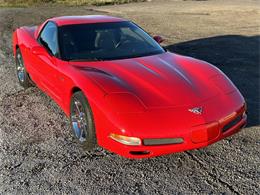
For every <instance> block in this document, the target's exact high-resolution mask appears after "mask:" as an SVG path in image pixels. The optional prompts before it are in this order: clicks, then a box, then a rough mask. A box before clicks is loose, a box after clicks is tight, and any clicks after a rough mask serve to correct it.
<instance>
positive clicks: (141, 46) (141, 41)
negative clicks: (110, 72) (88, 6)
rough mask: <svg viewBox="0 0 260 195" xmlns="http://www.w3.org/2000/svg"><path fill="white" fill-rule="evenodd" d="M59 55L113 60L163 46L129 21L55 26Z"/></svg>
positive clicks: (149, 52)
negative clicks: (57, 33) (57, 28)
mask: <svg viewBox="0 0 260 195" xmlns="http://www.w3.org/2000/svg"><path fill="white" fill-rule="evenodd" d="M59 39H60V40H59V42H60V49H61V56H62V59H64V60H70V61H96V60H116V59H125V58H134V57H142V56H148V55H155V54H160V53H163V52H164V49H163V48H162V47H161V46H160V45H159V44H158V43H157V42H156V41H155V40H154V39H153V38H152V37H150V36H149V35H148V34H147V33H146V32H144V31H143V30H142V29H141V28H139V27H138V26H137V25H135V24H133V23H131V22H110V23H95V24H77V25H65V26H61V27H59Z"/></svg>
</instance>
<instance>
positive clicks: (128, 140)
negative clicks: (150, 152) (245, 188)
mask: <svg viewBox="0 0 260 195" xmlns="http://www.w3.org/2000/svg"><path fill="white" fill-rule="evenodd" d="M109 137H110V138H111V139H113V140H115V141H117V142H119V143H121V144H124V145H129V146H139V145H141V143H142V141H141V139H140V138H137V137H128V136H124V135H117V134H114V133H111V134H110V135H109Z"/></svg>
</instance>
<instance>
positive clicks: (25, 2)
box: [0, 0, 146, 7]
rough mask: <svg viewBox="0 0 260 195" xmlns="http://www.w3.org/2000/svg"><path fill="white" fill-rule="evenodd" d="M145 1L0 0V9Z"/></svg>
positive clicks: (139, 0)
mask: <svg viewBox="0 0 260 195" xmlns="http://www.w3.org/2000/svg"><path fill="white" fill-rule="evenodd" d="M143 1H146V0H0V7H29V6H34V5H39V4H46V3H47V4H63V5H69V6H80V5H97V6H100V5H110V4H122V3H131V2H143Z"/></svg>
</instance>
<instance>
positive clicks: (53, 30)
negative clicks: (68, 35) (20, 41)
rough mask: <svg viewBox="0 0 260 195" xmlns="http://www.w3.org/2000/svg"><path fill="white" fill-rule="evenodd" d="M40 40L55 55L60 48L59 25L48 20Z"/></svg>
mask: <svg viewBox="0 0 260 195" xmlns="http://www.w3.org/2000/svg"><path fill="white" fill-rule="evenodd" d="M38 41H39V42H40V43H41V44H42V45H43V46H44V47H45V48H46V49H47V50H48V51H49V52H50V53H51V54H52V55H54V56H57V55H58V53H59V49H58V30H57V26H56V25H55V24H54V23H52V22H48V23H47V24H46V25H45V27H44V29H43V30H42V32H41V34H40V36H39V38H38Z"/></svg>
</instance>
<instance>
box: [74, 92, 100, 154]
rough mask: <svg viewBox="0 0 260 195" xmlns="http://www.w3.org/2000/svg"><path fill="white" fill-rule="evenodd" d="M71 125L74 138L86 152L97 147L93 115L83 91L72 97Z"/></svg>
mask: <svg viewBox="0 0 260 195" xmlns="http://www.w3.org/2000/svg"><path fill="white" fill-rule="evenodd" d="M70 124H71V129H72V132H73V135H74V137H75V138H76V139H77V142H78V143H79V144H80V145H81V146H82V147H83V148H84V149H85V150H92V149H93V148H95V147H96V146H97V141H96V131H95V126H94V120H93V114H92V111H91V108H90V106H89V103H88V101H87V99H86V97H85V95H84V94H83V93H82V92H81V91H78V92H75V93H74V94H73V95H72V97H71V101H70Z"/></svg>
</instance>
